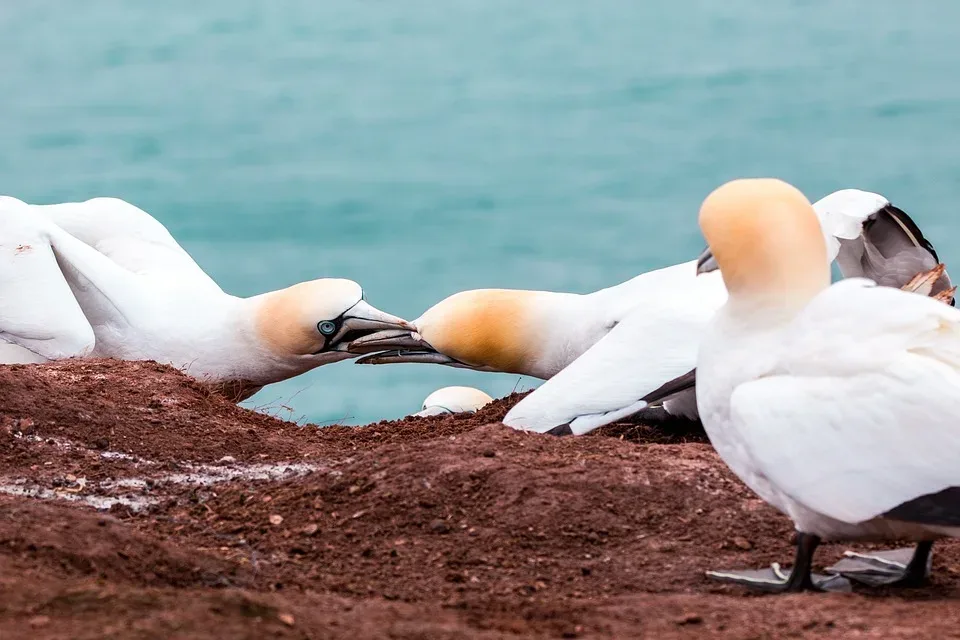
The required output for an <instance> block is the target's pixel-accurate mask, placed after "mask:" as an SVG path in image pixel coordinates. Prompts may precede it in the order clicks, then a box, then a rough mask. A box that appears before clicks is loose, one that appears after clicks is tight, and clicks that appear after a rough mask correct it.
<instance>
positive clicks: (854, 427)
mask: <svg viewBox="0 0 960 640" xmlns="http://www.w3.org/2000/svg"><path fill="white" fill-rule="evenodd" d="M700 227H701V229H702V231H703V234H704V236H705V237H706V239H707V242H708V245H709V249H710V251H711V252H712V254H713V256H714V257H715V259H709V258H707V257H705V259H704V260H703V262H702V264H701V267H700V268H699V271H700V272H707V271H710V270H712V269H715V268H716V266H717V265H719V269H720V271H721V272H722V275H723V278H724V281H725V283H726V285H727V288H728V290H729V300H728V302H727V303H726V304H725V305H724V307H723V308H722V309H721V310H720V311H718V312H717V314H716V316H715V317H714V318H713V319H712V320H711V322H710V324H709V326H708V328H707V330H706V331H705V333H704V336H703V339H702V342H701V347H700V353H699V356H698V360H697V403H698V406H699V411H700V415H701V417H702V420H703V424H704V427H705V428H706V431H707V434H708V435H709V437H710V441H711V443H712V444H713V446H714V447H715V448H716V450H717V452H718V453H719V455H720V456H721V458H722V459H723V460H724V462H725V463H726V464H727V465H728V466H729V467H730V469H731V470H732V471H733V472H734V473H735V474H736V475H737V476H739V477H740V479H741V480H743V481H744V482H745V483H746V484H747V486H749V487H750V488H751V489H752V490H753V491H754V492H756V493H757V495H759V496H760V497H761V498H763V499H764V500H765V501H766V502H768V503H770V504H771V505H773V506H774V507H776V508H777V509H779V510H780V511H782V512H783V513H785V514H786V515H788V516H789V517H790V518H791V519H792V520H793V522H794V523H795V525H796V529H797V532H798V535H799V538H798V544H797V556H796V561H795V563H794V567H793V570H792V571H791V572H790V574H789V576H786V575H785V574H783V573H782V572H779V571H775V572H773V573H770V572H767V573H763V572H735V571H734V572H710V574H709V575H711V576H712V577H715V578H720V579H725V580H729V581H735V582H740V583H745V584H750V585H753V586H756V587H760V588H764V589H767V590H775V591H800V590H806V589H815V588H821V587H823V588H829V585H828V584H825V583H824V582H823V581H820V580H818V579H813V578H811V567H812V556H813V553H814V550H815V549H816V547H817V545H818V544H819V543H820V541H821V540H897V539H911V540H915V541H919V542H920V543H921V544H920V545H919V546H918V547H917V549H916V552H915V554H914V556H913V559H912V560H910V561H909V562H907V563H905V564H904V565H903V566H902V570H900V571H896V572H895V573H897V577H898V578H900V580H901V583H905V584H915V583H917V582H919V581H922V580H923V579H924V577H925V574H926V569H927V566H928V562H929V553H930V548H931V545H932V543H933V541H934V540H936V539H938V538H941V537H944V536H952V537H956V536H960V467H958V465H957V460H958V459H960V430H958V429H957V428H956V424H955V423H956V421H957V420H958V419H960V310H957V309H955V308H953V307H951V306H948V305H945V304H941V303H940V302H937V301H935V300H933V299H931V298H927V297H924V296H918V295H912V294H909V293H906V292H904V291H898V290H897V289H895V288H890V287H878V286H876V284H875V283H874V282H872V281H870V280H866V279H862V278H853V279H848V280H843V281H841V282H838V283H836V284H834V285H832V286H831V285H830V273H829V270H828V268H827V263H828V262H827V259H826V257H827V247H826V245H825V243H824V240H823V236H822V234H821V233H820V230H819V226H818V224H817V217H816V214H815V212H814V210H813V208H812V207H811V205H810V204H809V202H808V201H807V199H806V198H805V197H804V196H803V194H802V193H800V192H799V191H798V190H797V189H795V188H793V187H792V186H790V185H788V184H786V183H784V182H781V181H778V180H738V181H734V182H731V183H728V184H726V185H724V186H722V187H720V188H719V189H717V190H716V191H714V192H713V193H712V194H711V195H710V196H708V197H707V199H706V200H705V201H704V204H703V206H702V208H701V211H700ZM828 580H829V579H828Z"/></svg>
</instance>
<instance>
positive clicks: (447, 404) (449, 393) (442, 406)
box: [413, 387, 493, 417]
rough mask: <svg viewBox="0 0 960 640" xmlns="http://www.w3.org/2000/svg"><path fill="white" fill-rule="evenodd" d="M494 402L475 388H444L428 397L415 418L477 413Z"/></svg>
mask: <svg viewBox="0 0 960 640" xmlns="http://www.w3.org/2000/svg"><path fill="white" fill-rule="evenodd" d="M490 402H493V398H491V397H490V396H489V395H487V394H486V393H484V392H483V391H480V389H474V388H473V387H443V388H442V389H437V390H436V391H434V392H433V393H431V394H430V395H428V396H427V398H426V399H425V400H424V401H423V406H422V407H421V408H420V411H418V412H417V413H415V414H413V415H415V416H420V417H424V416H440V415H446V414H453V413H476V412H477V411H479V410H480V409H481V408H482V407H484V406H485V405H487V404H489V403H490Z"/></svg>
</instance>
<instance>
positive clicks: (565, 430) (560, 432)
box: [547, 422, 573, 436]
mask: <svg viewBox="0 0 960 640" xmlns="http://www.w3.org/2000/svg"><path fill="white" fill-rule="evenodd" d="M547 433H549V434H550V435H552V436H572V435H573V429H571V428H570V423H569V422H568V423H566V424H560V425H557V426H555V427H554V428H553V429H550V431H547Z"/></svg>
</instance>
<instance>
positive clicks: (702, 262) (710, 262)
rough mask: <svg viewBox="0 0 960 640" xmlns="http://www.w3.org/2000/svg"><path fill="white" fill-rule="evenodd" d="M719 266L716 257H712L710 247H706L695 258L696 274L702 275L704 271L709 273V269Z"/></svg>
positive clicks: (712, 269) (714, 269)
mask: <svg viewBox="0 0 960 640" xmlns="http://www.w3.org/2000/svg"><path fill="white" fill-rule="evenodd" d="M719 268H720V265H718V264H717V259H716V258H714V257H713V252H712V251H710V247H707V248H706V249H704V250H703V253H701V254H700V257H699V258H697V275H698V276H699V275H703V274H704V273H710V272H711V271H716V270H717V269H719Z"/></svg>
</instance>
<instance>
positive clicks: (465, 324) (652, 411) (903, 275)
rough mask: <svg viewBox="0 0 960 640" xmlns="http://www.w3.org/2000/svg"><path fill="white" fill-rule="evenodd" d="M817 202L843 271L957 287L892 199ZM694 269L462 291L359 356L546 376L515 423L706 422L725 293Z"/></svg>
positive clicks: (579, 427)
mask: <svg viewBox="0 0 960 640" xmlns="http://www.w3.org/2000/svg"><path fill="white" fill-rule="evenodd" d="M814 208H815V210H816V212H817V214H818V217H819V219H820V222H821V226H822V230H823V234H824V237H825V240H826V242H827V244H828V246H829V252H828V258H829V260H831V261H832V260H833V259H835V258H836V259H837V262H838V264H839V265H840V268H841V272H842V274H843V275H844V277H851V276H860V275H863V276H867V277H871V278H876V279H878V280H880V281H881V283H882V284H887V285H889V286H898V287H905V288H909V289H910V290H913V291H916V292H918V293H923V294H933V295H936V296H937V297H938V298H939V299H943V300H944V301H948V302H950V303H951V304H952V302H953V293H954V291H955V288H953V287H952V286H951V283H950V279H949V276H948V275H947V274H946V272H945V270H944V268H943V265H941V264H939V259H938V257H937V254H936V251H935V250H934V248H933V246H932V245H931V244H930V243H929V242H928V241H927V240H926V238H924V237H923V234H922V233H921V232H920V229H919V228H918V227H917V225H916V224H915V223H914V222H913V221H912V220H911V219H910V217H909V216H908V215H907V214H906V213H904V212H903V211H902V210H900V209H898V208H896V207H894V206H893V205H891V204H890V202H889V201H888V200H887V199H886V198H884V197H883V196H881V195H878V194H875V193H869V192H865V191H859V190H856V189H845V190H842V191H837V192H835V193H832V194H830V195H828V196H826V197H825V198H823V199H822V200H820V201H818V202H817V203H816V204H815V205H814ZM696 271H697V264H696V261H691V262H687V263H683V264H678V265H674V266H671V267H666V268H664V269H657V270H655V271H650V272H648V273H644V274H641V275H639V276H637V277H635V278H633V279H631V280H629V281H627V282H624V283H622V284H620V285H617V286H615V287H610V288H608V289H603V290H600V291H597V292H595V293H591V294H587V295H578V294H570V293H554V292H546V291H523V290H502V289H481V290H474V291H465V292H461V293H457V294H454V295H452V296H450V297H448V298H446V299H444V300H442V301H441V302H439V303H437V304H436V305H434V306H433V307H431V308H430V309H429V310H427V311H426V312H425V313H424V314H423V315H422V316H420V317H419V318H417V319H416V320H414V321H413V322H412V324H413V325H414V326H415V327H416V331H415V332H410V331H389V332H380V333H375V334H371V335H368V336H365V337H363V338H361V339H358V340H356V341H354V342H353V344H352V345H351V347H350V348H351V350H354V351H357V352H380V353H373V354H372V355H368V356H365V357H363V358H361V359H360V360H358V363H361V364H390V363H400V362H424V363H435V364H444V365H447V366H453V367H464V368H470V369H475V370H480V371H501V372H506V373H517V374H522V375H529V376H533V377H537V378H543V379H546V380H547V381H546V382H545V383H544V384H543V385H541V386H540V387H539V388H538V389H536V390H535V391H534V392H533V393H531V394H529V395H528V396H527V397H525V398H524V399H523V400H521V401H520V402H519V403H518V404H517V405H516V406H515V407H513V409H511V410H510V412H508V413H507V415H506V417H505V418H504V424H506V425H508V426H510V427H514V428H517V429H523V430H528V431H537V432H551V433H555V434H571V433H572V434H583V433H587V432H589V431H591V430H593V429H596V428H597V427H600V426H603V425H605V424H609V423H611V422H614V421H616V420H619V419H623V418H626V417H628V416H631V415H633V414H636V413H642V417H643V419H644V420H647V421H658V420H664V419H668V418H682V419H687V420H697V419H698V415H697V407H696V395H695V374H694V373H693V372H692V369H693V367H694V363H695V360H696V345H697V342H698V340H699V337H700V334H701V332H702V331H703V329H704V327H705V326H706V323H707V322H708V321H709V319H710V318H711V317H712V316H713V313H714V312H715V311H716V310H717V309H719V308H720V306H721V305H723V304H724V302H725V301H726V295H727V294H726V289H725V288H724V285H723V280H722V278H720V277H719V274H712V276H711V275H707V276H704V277H700V278H698V277H697V276H696Z"/></svg>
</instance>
